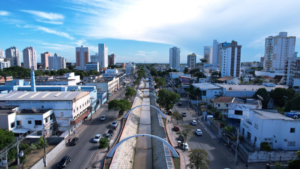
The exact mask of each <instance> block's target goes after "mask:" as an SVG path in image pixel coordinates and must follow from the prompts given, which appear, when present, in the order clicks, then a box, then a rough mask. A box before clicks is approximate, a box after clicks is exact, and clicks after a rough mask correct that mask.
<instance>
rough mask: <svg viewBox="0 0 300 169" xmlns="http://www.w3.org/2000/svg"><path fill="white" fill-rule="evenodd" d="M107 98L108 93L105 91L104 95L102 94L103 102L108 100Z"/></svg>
mask: <svg viewBox="0 0 300 169" xmlns="http://www.w3.org/2000/svg"><path fill="white" fill-rule="evenodd" d="M106 98H107V93H106V92H105V93H103V95H102V103H103V102H104V101H106Z"/></svg>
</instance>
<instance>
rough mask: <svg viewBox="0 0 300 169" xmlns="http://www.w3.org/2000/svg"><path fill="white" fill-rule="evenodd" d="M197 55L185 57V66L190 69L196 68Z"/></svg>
mask: <svg viewBox="0 0 300 169" xmlns="http://www.w3.org/2000/svg"><path fill="white" fill-rule="evenodd" d="M196 60H197V55H196V54H195V53H192V54H189V55H187V65H188V67H189V68H191V69H195V68H196Z"/></svg>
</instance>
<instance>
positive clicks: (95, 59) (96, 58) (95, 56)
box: [91, 53, 99, 62]
mask: <svg viewBox="0 0 300 169" xmlns="http://www.w3.org/2000/svg"><path fill="white" fill-rule="evenodd" d="M91 62H99V56H98V53H95V55H91Z"/></svg>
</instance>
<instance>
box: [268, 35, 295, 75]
mask: <svg viewBox="0 0 300 169" xmlns="http://www.w3.org/2000/svg"><path fill="white" fill-rule="evenodd" d="M295 45H296V37H295V36H289V37H288V36H287V32H280V33H279V35H277V36H269V37H268V38H266V40H265V55H264V62H265V64H264V70H265V71H283V70H284V66H285V63H286V62H287V59H288V58H292V57H294V55H295Z"/></svg>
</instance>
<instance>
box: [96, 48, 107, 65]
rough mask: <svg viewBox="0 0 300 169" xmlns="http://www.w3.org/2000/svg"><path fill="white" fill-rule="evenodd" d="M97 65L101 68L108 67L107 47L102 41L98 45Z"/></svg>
mask: <svg viewBox="0 0 300 169" xmlns="http://www.w3.org/2000/svg"><path fill="white" fill-rule="evenodd" d="M98 55H99V65H100V67H101V68H106V67H108V48H107V46H106V45H105V44H104V43H100V44H99V45H98Z"/></svg>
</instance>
